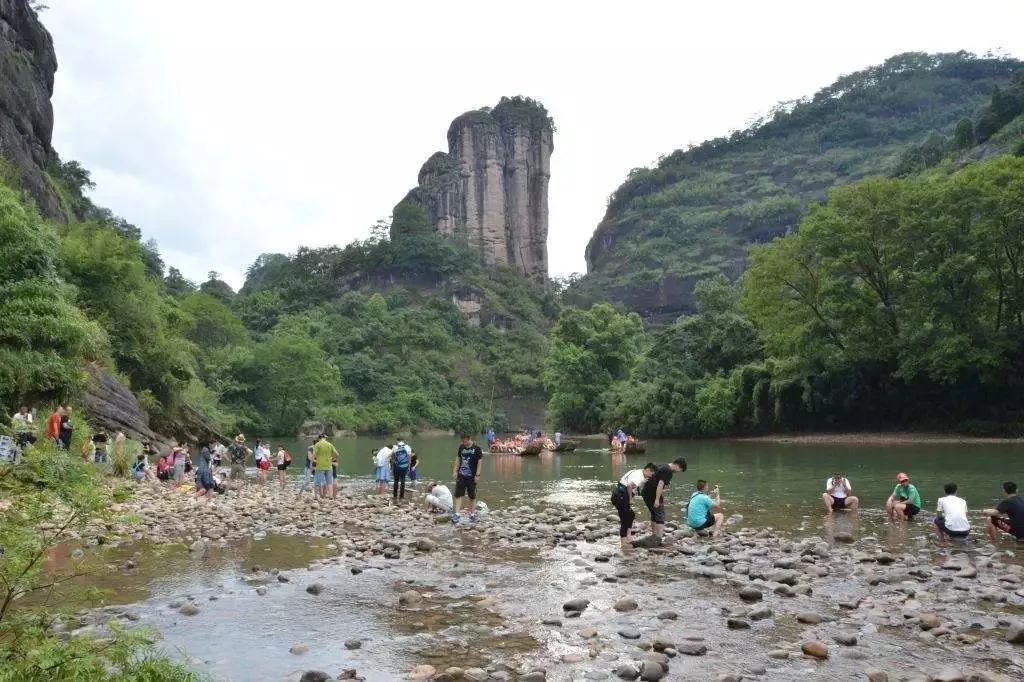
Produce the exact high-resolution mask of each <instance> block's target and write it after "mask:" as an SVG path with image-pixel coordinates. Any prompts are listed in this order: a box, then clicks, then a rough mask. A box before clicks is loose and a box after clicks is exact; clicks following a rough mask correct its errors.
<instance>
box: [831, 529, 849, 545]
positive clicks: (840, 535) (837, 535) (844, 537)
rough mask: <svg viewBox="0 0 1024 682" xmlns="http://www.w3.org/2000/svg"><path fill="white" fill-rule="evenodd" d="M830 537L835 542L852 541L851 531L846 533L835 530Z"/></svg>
mask: <svg viewBox="0 0 1024 682" xmlns="http://www.w3.org/2000/svg"><path fill="white" fill-rule="evenodd" d="M832 539H833V540H835V541H836V542H853V533H848V532H846V531H844V530H837V531H836V532H834V533H832Z"/></svg>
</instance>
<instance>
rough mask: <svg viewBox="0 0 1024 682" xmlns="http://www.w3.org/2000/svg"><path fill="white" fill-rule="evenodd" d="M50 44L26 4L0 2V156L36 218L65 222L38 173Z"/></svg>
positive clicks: (45, 148) (46, 147) (45, 151)
mask: <svg viewBox="0 0 1024 682" xmlns="http://www.w3.org/2000/svg"><path fill="white" fill-rule="evenodd" d="M56 71H57V56H56V54H55V53H54V51H53V40H52V39H51V38H50V34H49V32H48V31H47V30H46V29H45V28H44V27H43V25H42V24H41V23H40V22H39V19H38V17H37V16H36V13H35V12H34V11H33V10H32V9H31V8H30V7H29V5H28V0H0V155H2V156H4V157H5V158H6V159H7V160H8V162H9V163H10V164H11V166H12V169H13V170H14V171H15V172H16V173H17V175H18V176H19V177H18V180H19V181H20V183H21V185H22V187H24V188H25V190H26V191H28V193H29V194H30V195H31V196H32V198H33V199H35V202H36V205H37V206H38V207H39V211H40V213H42V214H43V215H44V216H46V217H49V218H57V219H60V220H65V219H67V215H66V214H65V212H64V209H63V207H62V205H61V202H60V199H59V198H58V197H57V194H56V192H55V191H54V190H53V187H52V186H51V184H50V181H49V179H48V178H47V176H46V174H45V172H44V169H45V168H46V166H47V163H48V162H49V160H50V156H51V154H52V150H51V147H50V139H51V135H52V133H53V107H52V106H51V105H50V96H51V95H52V94H53V76H54V73H55V72H56Z"/></svg>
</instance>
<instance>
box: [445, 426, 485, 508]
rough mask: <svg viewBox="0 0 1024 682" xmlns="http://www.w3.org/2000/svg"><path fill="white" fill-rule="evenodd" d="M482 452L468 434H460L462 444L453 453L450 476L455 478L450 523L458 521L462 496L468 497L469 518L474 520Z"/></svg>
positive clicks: (482, 457)
mask: <svg viewBox="0 0 1024 682" xmlns="http://www.w3.org/2000/svg"><path fill="white" fill-rule="evenodd" d="M483 459H484V452H483V450H481V449H480V446H479V445H477V444H476V443H474V442H473V439H472V438H470V436H469V435H468V434H465V433H464V434H462V445H460V446H459V450H458V452H457V453H456V454H455V464H454V465H452V478H454V479H455V511H454V512H453V513H452V523H458V522H459V520H460V518H459V510H460V509H461V508H462V498H463V497H464V496H468V497H469V520H470V521H476V484H477V482H478V481H479V480H480V464H481V462H483Z"/></svg>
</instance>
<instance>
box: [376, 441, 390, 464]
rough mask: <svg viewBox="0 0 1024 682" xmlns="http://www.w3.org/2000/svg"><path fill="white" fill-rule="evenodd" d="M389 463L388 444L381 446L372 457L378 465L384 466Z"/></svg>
mask: <svg viewBox="0 0 1024 682" xmlns="http://www.w3.org/2000/svg"><path fill="white" fill-rule="evenodd" d="M390 463H391V448H389V447H388V446H386V445H385V446H384V447H382V448H381V449H380V450H378V451H377V456H376V457H374V464H376V465H377V466H379V467H386V466H387V465H388V464H390Z"/></svg>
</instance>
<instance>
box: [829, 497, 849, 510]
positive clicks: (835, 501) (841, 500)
mask: <svg viewBox="0 0 1024 682" xmlns="http://www.w3.org/2000/svg"><path fill="white" fill-rule="evenodd" d="M832 508H833V509H846V498H845V497H833V498H832Z"/></svg>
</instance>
